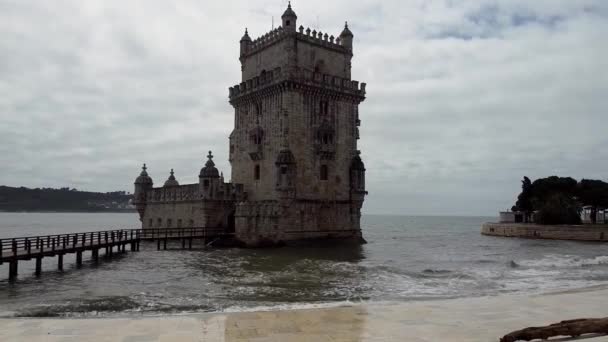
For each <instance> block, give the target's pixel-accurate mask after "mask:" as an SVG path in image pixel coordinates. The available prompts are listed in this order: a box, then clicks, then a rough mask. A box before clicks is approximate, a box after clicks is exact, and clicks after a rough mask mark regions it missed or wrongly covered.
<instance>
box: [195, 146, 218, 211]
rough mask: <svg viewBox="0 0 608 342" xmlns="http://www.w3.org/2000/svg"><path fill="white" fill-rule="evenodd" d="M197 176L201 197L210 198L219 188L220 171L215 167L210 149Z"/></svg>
mask: <svg viewBox="0 0 608 342" xmlns="http://www.w3.org/2000/svg"><path fill="white" fill-rule="evenodd" d="M198 178H199V186H200V192H201V194H202V197H203V198H204V199H212V198H213V197H214V194H215V193H216V192H217V190H219V185H220V172H219V170H218V169H217V168H216V167H215V163H214V162H213V154H212V153H211V151H209V154H208V155H207V162H206V163H205V167H203V168H202V169H201V172H200V173H199V175H198Z"/></svg>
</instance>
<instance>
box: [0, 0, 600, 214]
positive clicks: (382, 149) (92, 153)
mask: <svg viewBox="0 0 608 342" xmlns="http://www.w3.org/2000/svg"><path fill="white" fill-rule="evenodd" d="M283 7H284V5H280V4H278V3H277V2H276V1H266V0H264V1H259V2H258V1H256V2H255V3H254V2H245V1H237V0H228V1H223V2H213V3H211V2H204V1H197V0H181V1H172V2H167V1H160V0H158V1H157V0H154V1H128V2H125V1H117V0H106V1H101V0H95V1H94V0H91V1H74V0H62V1H55V2H40V1H33V0H20V1H10V0H5V1H2V2H0V93H1V94H2V96H0V164H1V165H2V172H1V173H0V184H7V185H25V186H74V187H78V188H82V189H89V190H99V191H110V190H116V189H125V190H131V188H132V182H133V179H134V177H135V176H136V175H137V173H138V172H139V167H140V164H141V163H143V162H147V163H148V165H149V166H150V169H149V171H150V173H151V175H152V176H153V178H154V181H155V182H156V184H161V183H162V182H164V180H165V179H166V177H167V176H168V170H169V169H170V168H175V169H176V175H177V176H178V179H179V181H180V182H182V183H188V182H195V181H196V177H197V174H198V170H199V169H200V167H202V165H203V163H204V159H205V158H204V156H205V154H206V152H207V150H209V149H212V150H213V151H214V153H215V155H216V163H217V164H218V167H219V168H220V169H221V170H223V171H224V172H225V174H226V176H227V178H229V170H230V169H229V163H228V162H227V150H228V146H227V145H228V140H227V137H228V135H229V133H230V131H231V129H232V123H233V118H232V115H233V111H232V109H231V107H230V105H229V104H228V102H227V88H228V87H229V86H231V85H233V84H236V83H238V82H239V81H240V69H239V68H240V65H239V62H238V40H239V38H240V37H241V35H242V33H243V30H244V27H245V26H247V27H248V28H249V32H250V34H251V35H252V36H257V35H260V34H263V33H264V32H266V31H267V30H269V29H270V27H271V24H272V19H271V17H272V16H274V23H275V25H277V24H278V22H279V17H280V15H281V13H282V11H283V10H284V8H283ZM294 8H295V10H296V11H297V13H298V17H299V19H298V21H299V23H302V24H303V25H304V26H311V27H318V28H319V29H321V30H323V32H328V33H330V34H335V35H336V34H339V32H340V30H341V29H342V27H343V22H344V21H345V20H348V21H349V25H350V27H351V29H352V30H353V32H354V33H355V35H356V40H355V44H356V45H355V59H354V61H353V77H354V78H355V79H358V80H360V81H363V82H367V83H368V99H367V100H366V102H364V103H363V104H362V106H361V117H362V121H363V122H362V127H361V137H362V139H361V141H360V148H361V150H362V152H363V157H364V160H365V162H366V166H367V168H368V177H367V180H368V187H369V191H370V196H369V197H368V200H367V201H366V204H365V207H364V208H365V211H366V212H368V213H397V214H399V213H407V214H485V215H488V214H489V215H492V214H494V213H495V212H496V211H497V210H498V209H505V208H508V207H510V205H511V204H512V202H513V200H514V198H515V196H516V195H517V192H518V187H519V180H520V178H521V177H522V176H523V175H528V176H530V177H533V178H534V177H542V176H547V175H549V174H555V173H559V174H562V175H571V176H574V177H578V178H580V177H588V178H606V176H605V174H604V173H605V170H606V169H607V166H608V162H607V160H608V158H607V157H608V150H606V148H605V146H606V143H607V138H606V134H605V126H606V125H605V124H604V123H603V120H604V118H605V114H606V109H607V108H608V99H607V98H606V96H605V94H606V93H607V91H608V73H606V72H605V70H607V68H608V65H607V63H608V62H607V61H606V59H605V58H603V56H605V55H606V54H607V53H608V47H606V45H605V44H602V42H603V40H605V37H606V35H607V34H608V21H607V20H606V19H608V3H606V2H605V1H602V0H581V1H568V0H557V1H556V0H537V1H528V0H509V1H494V0H482V1H462V2H454V1H449V0H434V1H428V0H415V1H407V2H402V1H393V0H389V1H382V2H378V1H371V0H362V1H357V2H347V1H342V0H341V1H334V2H331V3H327V2H319V1H309V2H301V3H300V2H294Z"/></svg>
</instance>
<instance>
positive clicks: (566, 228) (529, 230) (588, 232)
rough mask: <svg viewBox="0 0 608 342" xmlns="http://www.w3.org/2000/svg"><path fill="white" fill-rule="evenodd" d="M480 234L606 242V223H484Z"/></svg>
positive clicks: (607, 236) (607, 240)
mask: <svg viewBox="0 0 608 342" xmlns="http://www.w3.org/2000/svg"><path fill="white" fill-rule="evenodd" d="M481 234H483V235H490V236H504V237H519V238H526V239H551V240H578V241H605V242H608V225H580V226H571V225H554V226H551V225H547V226H545V225H538V224H531V223H485V224H483V225H482V227H481Z"/></svg>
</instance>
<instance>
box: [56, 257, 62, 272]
mask: <svg viewBox="0 0 608 342" xmlns="http://www.w3.org/2000/svg"><path fill="white" fill-rule="evenodd" d="M57 269H59V270H60V271H63V254H57Z"/></svg>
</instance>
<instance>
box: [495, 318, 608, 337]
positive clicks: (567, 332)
mask: <svg viewBox="0 0 608 342" xmlns="http://www.w3.org/2000/svg"><path fill="white" fill-rule="evenodd" d="M585 334H608V317H607V318H583V319H573V320H569V321H561V322H559V323H555V324H551V325H549V326H546V327H531V328H526V329H522V330H518V331H514V332H512V333H510V334H507V335H505V336H504V337H503V338H501V339H500V342H515V341H532V340H536V339H543V340H546V339H548V338H550V337H556V336H570V337H579V336H581V335H585Z"/></svg>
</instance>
